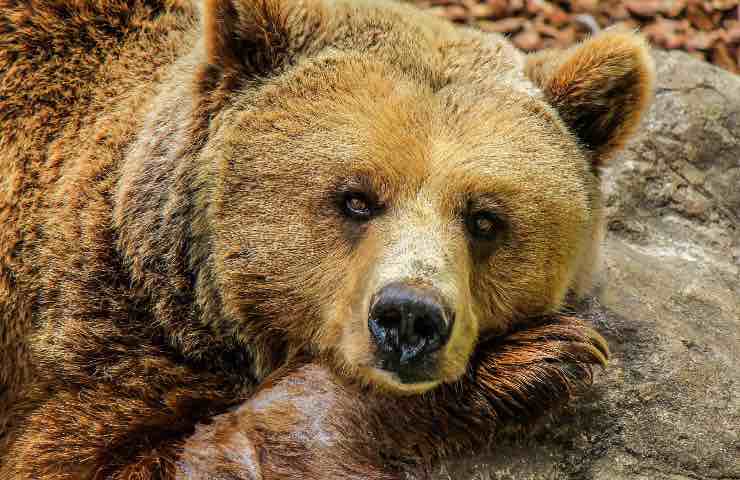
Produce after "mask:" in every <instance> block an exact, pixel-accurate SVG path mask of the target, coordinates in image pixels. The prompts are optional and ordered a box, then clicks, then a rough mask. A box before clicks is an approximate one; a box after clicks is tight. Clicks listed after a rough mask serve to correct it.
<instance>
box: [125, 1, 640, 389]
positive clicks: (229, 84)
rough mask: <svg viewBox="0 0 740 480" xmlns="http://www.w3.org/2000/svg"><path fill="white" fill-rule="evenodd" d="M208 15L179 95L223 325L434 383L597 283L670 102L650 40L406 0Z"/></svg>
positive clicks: (357, 366) (348, 371) (361, 368)
mask: <svg viewBox="0 0 740 480" xmlns="http://www.w3.org/2000/svg"><path fill="white" fill-rule="evenodd" d="M202 9H203V12H202V17H203V20H202V25H201V26H200V30H199V34H198V35H199V40H198V41H197V46H196V47H195V49H194V51H193V53H192V54H191V55H190V57H189V58H190V60H188V62H186V63H187V66H186V67H183V69H184V70H185V71H189V72H191V78H192V82H189V83H188V86H187V87H183V88H184V90H183V89H181V90H178V91H180V93H179V94H177V95H175V96H171V98H175V97H177V98H178V99H180V100H178V101H180V102H181V99H182V96H183V95H184V94H183V93H182V92H183V91H184V92H186V93H187V95H189V96H192V98H193V99H194V100H193V102H192V107H188V108H190V109H191V110H190V111H188V112H187V115H185V114H183V117H185V116H187V117H188V118H190V119H191V120H193V119H195V120H193V121H192V122H191V124H190V125H189V127H188V131H187V133H183V134H182V136H183V138H188V141H187V142H186V143H187V148H184V149H181V150H180V151H181V152H183V151H184V152H186V153H181V155H185V156H190V157H191V158H192V162H191V163H189V164H188V165H189V166H188V167H187V169H189V170H190V173H189V174H188V178H190V182H191V191H192V195H194V196H196V197H198V198H199V199H200V200H199V202H198V203H197V204H198V205H200V206H201V210H202V215H201V216H199V217H197V218H196V219H195V220H193V224H191V225H190V226H189V227H188V228H189V229H190V231H197V232H201V234H200V235H193V236H192V237H191V239H192V241H193V242H203V244H202V245H201V244H198V245H200V246H198V247H197V248H195V247H193V248H191V249H190V250H191V251H197V252H201V253H200V256H199V257H197V258H198V260H197V261H196V260H193V259H191V260H190V265H191V267H192V266H193V265H195V264H197V263H198V262H202V263H204V264H207V265H208V269H207V274H206V273H203V271H206V270H203V271H201V272H200V273H201V275H200V276H199V277H198V279H199V281H200V282H201V283H207V284H209V285H212V286H213V290H215V292H217V293H216V294H214V295H217V297H218V299H217V301H215V300H212V296H209V295H206V294H203V295H198V294H196V295H195V300H194V301H195V302H196V303H197V302H200V307H199V308H200V310H202V311H206V310H207V309H208V308H209V302H210V303H217V304H218V315H217V316H219V318H221V320H220V321H219V322H218V323H212V325H216V326H215V327H213V328H214V329H216V330H219V329H222V328H226V327H225V325H226V326H228V328H230V329H231V331H232V333H233V334H234V336H236V337H238V338H241V339H242V342H243V343H244V344H251V345H254V344H255V343H258V342H260V341H261V342H263V343H264V344H265V345H267V344H271V345H276V344H277V343H279V345H280V348H281V349H282V351H283V352H285V355H290V354H294V353H296V352H299V351H307V352H310V353H311V354H312V355H315V356H317V357H320V358H322V359H325V360H326V361H327V362H329V363H331V365H333V366H334V368H336V370H337V371H339V372H342V373H343V374H345V375H347V376H349V377H352V378H355V379H360V380H361V381H363V382H366V383H368V384H371V385H376V386H379V387H380V388H383V389H386V390H389V391H392V392H395V393H418V392H423V391H426V390H428V389H430V388H433V387H434V386H436V385H438V384H440V383H442V382H452V381H455V380H456V379H458V378H459V377H460V376H461V375H462V374H463V373H464V372H465V370H466V367H467V365H468V362H469V360H470V356H471V354H472V352H473V350H474V349H475V346H476V344H477V343H478V341H479V340H480V339H481V338H484V337H488V336H494V335H501V334H505V333H506V332H508V331H510V330H511V329H513V328H515V327H518V326H521V325H522V324H526V322H527V319H528V318H531V317H533V316H537V315H542V314H547V313H551V312H554V311H557V310H558V309H560V308H561V307H562V305H563V302H564V299H565V298H566V295H567V294H568V293H570V292H574V293H576V294H579V293H582V292H584V291H585V289H586V288H588V283H589V280H588V279H589V277H590V273H591V270H592V269H593V266H594V264H595V259H596V258H597V255H598V242H599V239H600V230H601V224H602V208H601V196H600V193H599V187H600V186H599V172H600V168H601V167H602V166H603V165H604V164H605V163H606V162H607V160H609V159H610V158H611V157H613V155H614V153H615V152H616V151H617V150H618V149H619V148H620V147H621V146H622V145H623V144H624V142H625V140H626V139H627V138H628V137H629V135H630V134H631V133H632V132H633V131H634V130H635V128H636V126H637V124H638V121H639V119H640V116H641V114H642V112H643V111H644V110H645V108H646V106H647V104H648V102H649V99H650V96H651V89H652V65H651V61H650V59H649V55H648V50H647V47H646V45H645V43H644V41H643V40H642V38H641V37H639V36H638V35H636V34H634V33H630V32H617V31H607V32H605V33H602V34H600V35H598V36H595V37H593V38H591V39H589V40H587V41H585V42H584V43H582V44H579V45H577V46H574V47H573V48H571V49H569V50H564V51H546V52H542V53H538V54H532V55H529V56H527V55H524V54H522V53H520V52H519V51H517V50H516V49H514V48H513V47H512V46H511V45H510V44H509V43H508V42H507V41H506V40H505V39H504V38H502V37H500V36H497V35H490V34H485V33H482V32H478V31H474V30H472V29H467V28H461V27H456V26H453V25H451V24H448V23H446V22H445V21H444V20H441V19H437V18H434V17H432V16H430V15H428V14H426V13H423V12H420V11H417V10H415V9H414V8H412V7H410V6H406V5H403V4H396V3H391V2H386V1H376V0H372V1H370V0H336V1H331V2H330V1H326V0H301V1H288V0H210V1H206V2H205V3H204V5H203V6H202ZM181 83H182V82H181ZM163 95H165V96H166V95H168V93H167V92H164V94H163ZM173 102H175V100H170V104H174V103H173ZM164 103H166V102H164ZM166 110H167V109H166V108H163V109H161V111H160V113H159V114H158V115H160V116H162V115H165V113H162V111H165V112H166ZM173 110H176V108H174V107H173ZM140 170H141V169H140ZM142 171H143V170H142ZM234 332H235V333H234ZM258 339H259V340H258ZM267 339H269V340H267ZM270 342H271V343H270ZM276 342H277V343H276ZM269 348H274V347H264V348H262V349H261V350H260V352H262V353H254V352H253V354H254V356H255V357H259V356H260V355H262V356H264V355H265V353H264V351H265V350H267V349H269ZM257 361H258V363H259V361H260V360H259V359H258V360H257ZM261 361H262V363H264V364H265V365H267V364H268V363H269V361H267V360H264V359H263V360H261Z"/></svg>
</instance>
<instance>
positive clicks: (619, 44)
mask: <svg viewBox="0 0 740 480" xmlns="http://www.w3.org/2000/svg"><path fill="white" fill-rule="evenodd" d="M525 73H526V75H527V76H528V77H529V79H530V80H532V81H533V82H534V83H535V84H536V85H537V86H539V87H540V88H541V89H542V92H543V93H544V95H545V100H547V102H548V103H550V105H552V106H553V107H554V108H555V110H557V112H558V114H559V115H560V118H561V119H562V120H563V122H564V123H565V124H566V125H567V126H568V128H569V129H570V130H571V132H573V134H574V135H575V136H576V137H577V138H578V140H579V142H580V144H581V145H582V146H583V148H584V149H585V151H586V152H588V154H589V156H590V158H591V162H592V164H593V167H594V169H595V170H598V168H599V167H600V166H602V165H604V164H605V163H606V161H607V160H608V159H609V158H611V157H612V156H613V155H614V153H615V152H616V151H617V150H619V148H621V147H622V146H623V145H624V143H625V142H626V140H627V139H628V138H629V137H630V136H631V135H632V133H633V132H634V131H635V130H636V128H637V126H638V124H639V122H640V118H641V116H642V114H643V113H644V112H645V110H647V107H648V105H649V104H650V100H651V99H652V94H653V76H654V74H653V62H652V59H651V58H650V54H649V51H648V47H647V44H646V43H645V40H644V39H643V38H642V37H641V36H640V35H638V34H635V33H631V32H623V31H606V32H604V33H602V34H599V35H597V36H595V37H593V38H591V39H589V40H586V41H585V42H583V43H581V44H579V45H576V46H575V47H572V48H571V49H569V50H565V51H557V50H545V51H542V52H538V53H534V54H530V55H528V56H527V63H526V66H525Z"/></svg>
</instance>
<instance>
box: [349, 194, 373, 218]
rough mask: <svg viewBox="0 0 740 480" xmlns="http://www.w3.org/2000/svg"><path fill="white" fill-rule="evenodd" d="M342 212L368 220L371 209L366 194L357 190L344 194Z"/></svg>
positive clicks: (370, 215) (371, 213) (371, 214)
mask: <svg viewBox="0 0 740 480" xmlns="http://www.w3.org/2000/svg"><path fill="white" fill-rule="evenodd" d="M343 208H344V213H345V214H346V215H347V216H349V217H352V218H355V219H357V220H369V219H370V218H371V217H372V216H373V209H372V208H371V206H370V201H369V200H368V198H367V196H365V195H364V194H362V193H359V192H348V193H345V194H344V203H343Z"/></svg>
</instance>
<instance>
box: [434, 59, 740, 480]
mask: <svg viewBox="0 0 740 480" xmlns="http://www.w3.org/2000/svg"><path fill="white" fill-rule="evenodd" d="M655 56H656V60H657V65H658V89H657V94H656V100H655V104H654V105H653V107H652V109H651V111H650V112H649V114H648V115H647V118H646V119H645V122H644V124H643V128H642V130H641V132H640V134H639V135H638V137H637V138H636V139H635V140H634V141H633V142H632V143H631V145H630V146H629V147H628V149H627V150H626V151H625V152H624V154H623V155H622V156H621V158H619V159H617V160H616V161H615V165H614V166H613V167H612V169H611V171H609V172H607V173H606V175H605V189H606V193H607V208H608V215H609V232H608V235H607V240H606V246H605V263H606V268H605V270H604V279H603V280H602V287H601V288H600V291H599V292H598V295H597V298H596V299H595V300H593V301H592V302H590V304H589V305H588V308H587V309H588V311H589V313H588V314H589V315H590V316H591V317H592V318H593V320H594V322H595V324H596V325H597V327H598V328H599V330H600V331H601V332H602V333H603V334H604V335H605V337H606V338H607V339H608V340H609V343H610V345H611V348H612V360H611V363H610V365H609V367H608V368H607V369H606V370H605V371H604V372H603V373H601V374H599V375H598V376H597V379H596V385H595V387H594V388H593V389H592V390H591V391H589V392H586V393H584V395H583V396H582V397H581V398H580V399H579V400H578V401H576V402H574V403H573V404H572V405H570V406H569V407H567V409H566V410H565V411H564V412H563V413H562V414H561V415H560V416H558V417H557V418H555V419H553V420H552V421H550V422H548V423H547V424H546V425H545V426H544V428H542V429H540V430H538V431H537V432H536V433H534V434H531V435H529V436H525V437H521V436H520V437H519V438H516V439H512V438H508V439H504V440H502V441H501V443H500V444H499V445H498V446H497V447H496V449H495V451H494V452H492V453H491V454H490V455H487V456H483V457H480V458H477V459H475V460H461V461H458V462H453V463H450V464H449V465H445V466H443V467H442V468H441V469H440V472H439V474H438V475H437V476H436V479H437V480H443V479H444V480H446V479H455V480H468V479H470V480H473V479H475V480H484V479H500V480H504V479H506V480H508V479H512V480H513V479H516V480H529V479H532V480H535V479H537V480H540V479H541V480H544V479H604V480H611V479H614V480H617V479H619V480H622V479H624V480H626V479H630V480H643V479H644V480H648V479H651V480H652V479H655V480H685V479H717V480H719V479H724V480H729V479H740V268H739V264H740V76H737V75H733V74H730V73H727V72H724V71H722V70H720V69H718V68H716V67H713V66H711V65H709V64H705V63H703V62H700V61H697V60H695V59H693V58H691V57H690V56H688V55H686V54H684V53H681V52H672V53H663V52H656V53H655Z"/></svg>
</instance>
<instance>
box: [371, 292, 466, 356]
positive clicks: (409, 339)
mask: <svg viewBox="0 0 740 480" xmlns="http://www.w3.org/2000/svg"><path fill="white" fill-rule="evenodd" d="M453 320H454V319H453V315H452V313H451V312H450V310H449V309H448V308H446V307H445V303H444V300H443V298H442V295H441V293H439V292H438V291H437V290H436V289H433V288H431V287H426V286H417V285H409V284H405V283H391V284H389V285H387V286H385V287H383V288H382V289H381V290H380V291H379V292H378V293H377V294H376V295H375V297H374V299H373V301H372V306H371V308H370V319H369V321H368V326H369V327H370V333H371V334H372V337H373V339H374V341H375V343H376V344H377V346H378V353H379V354H380V357H381V358H382V359H383V363H384V368H386V369H389V370H397V369H398V368H399V366H403V365H406V364H409V363H411V362H415V361H419V360H421V359H422V358H424V357H426V356H428V355H429V354H431V353H434V352H436V351H437V350H439V349H440V348H441V347H442V346H444V344H445V343H447V340H448V339H449V336H450V331H451V330H452V323H453Z"/></svg>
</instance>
